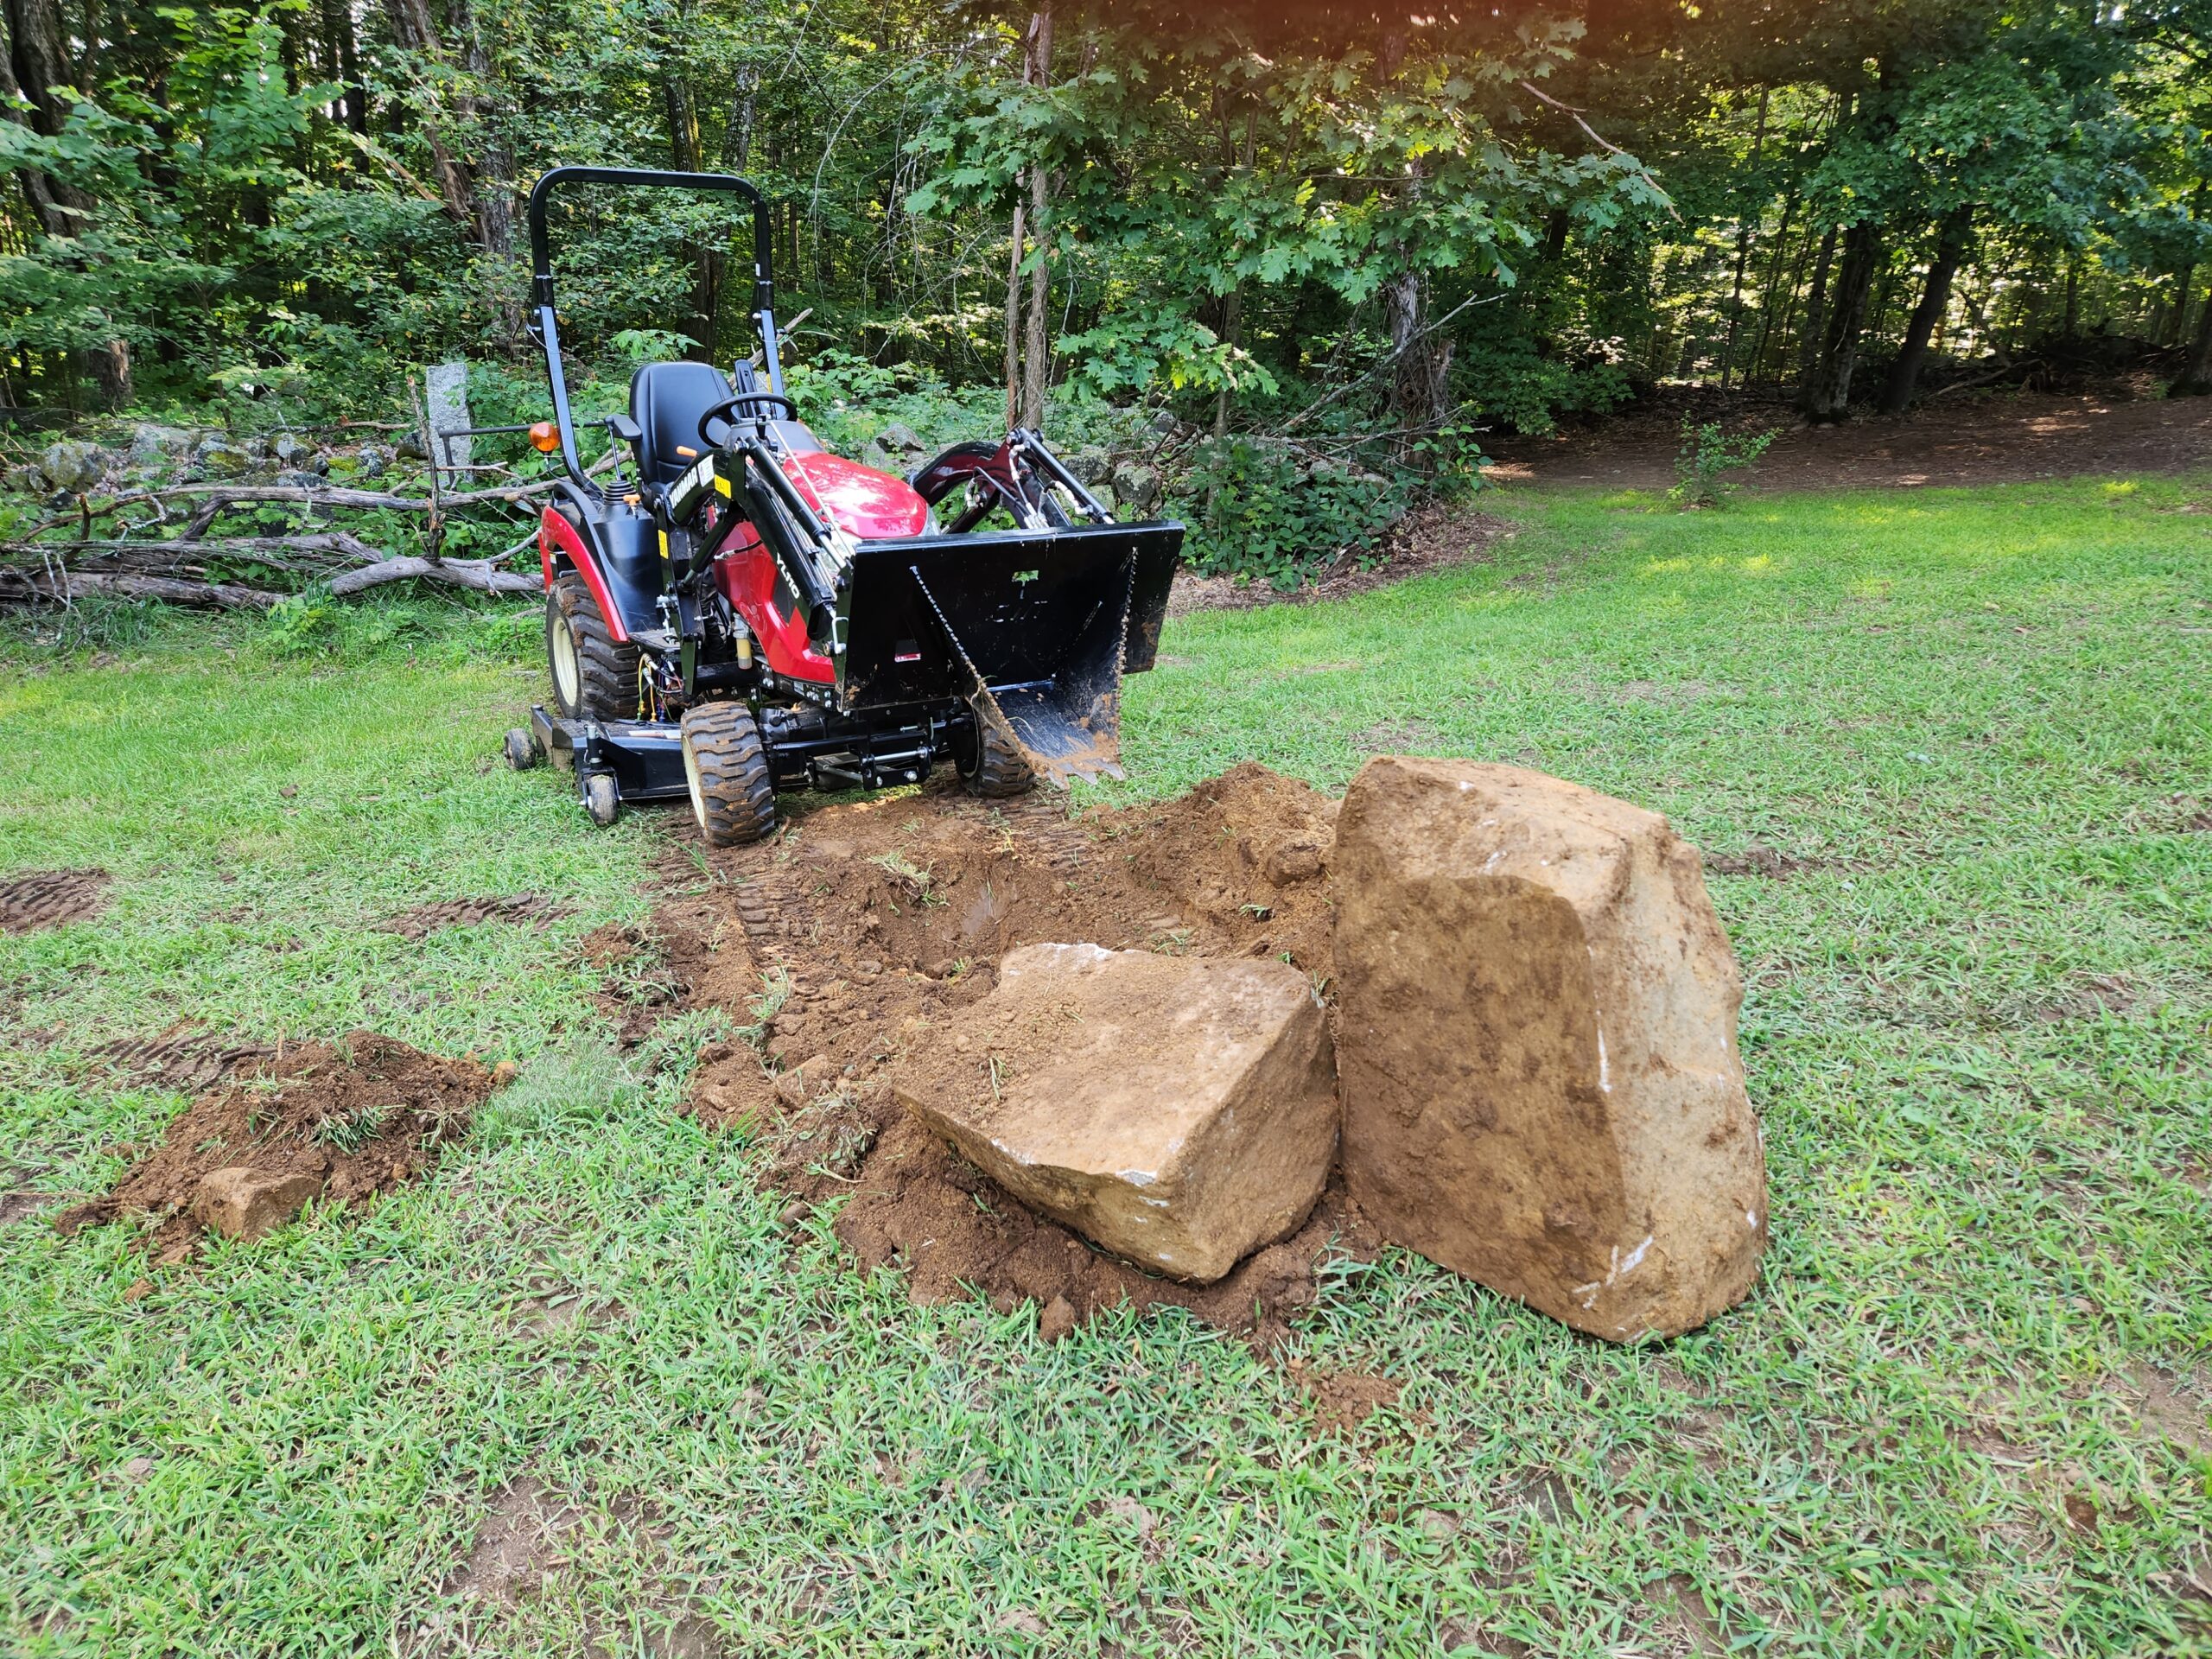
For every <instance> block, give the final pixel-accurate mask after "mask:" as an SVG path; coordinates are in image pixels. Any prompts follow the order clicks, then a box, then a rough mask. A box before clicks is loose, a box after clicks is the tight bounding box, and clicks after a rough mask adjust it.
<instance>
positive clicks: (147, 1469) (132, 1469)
mask: <svg viewBox="0 0 2212 1659" xmlns="http://www.w3.org/2000/svg"><path fill="white" fill-rule="evenodd" d="M153 1472H154V1460H153V1459H151V1458H133V1459H130V1462H128V1463H126V1464H124V1465H123V1478H124V1479H125V1480H127V1481H129V1482H130V1484H132V1485H134V1486H136V1485H137V1484H139V1483H140V1482H141V1481H143V1480H144V1479H145V1478H146V1477H147V1476H149V1475H150V1474H152V1473H153Z"/></svg>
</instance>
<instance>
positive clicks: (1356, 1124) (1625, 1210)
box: [1331, 756, 1767, 1341]
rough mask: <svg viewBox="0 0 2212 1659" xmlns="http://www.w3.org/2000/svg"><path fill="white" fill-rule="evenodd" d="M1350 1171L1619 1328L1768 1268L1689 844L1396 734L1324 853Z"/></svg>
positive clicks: (1378, 1216)
mask: <svg viewBox="0 0 2212 1659" xmlns="http://www.w3.org/2000/svg"><path fill="white" fill-rule="evenodd" d="M1331 880H1332V887H1333V893H1334V896H1335V899H1336V902H1337V917H1336V935H1335V937H1336V961H1337V976H1338V1027H1337V1056H1338V1070H1339V1074H1340V1076H1341V1079H1342V1090H1343V1096H1344V1174H1345V1179H1346V1180H1347V1183H1348V1184H1349V1185H1350V1187H1351V1193H1352V1196H1353V1198H1355V1199H1357V1202H1358V1204H1359V1205H1360V1207H1361V1208H1362V1209H1363V1210H1364V1211H1366V1212H1367V1214H1368V1216H1369V1217H1370V1218H1371V1219H1372V1220H1373V1221H1374V1222H1375V1223H1376V1225H1377V1226H1378V1228H1379V1229H1380V1230H1382V1231H1383V1234H1384V1235H1385V1236H1388V1237H1389V1238H1391V1239H1393V1240H1395V1241H1396V1242H1397V1243H1402V1244H1404V1245H1407V1246H1408V1247H1410V1248H1411V1249H1415V1250H1418V1251H1420V1252H1421V1254H1422V1255H1426V1256H1427V1257H1428V1258H1429V1259H1430V1260H1432V1261H1434V1262H1440V1263H1442V1264H1443V1265H1444V1266H1446V1267H1447V1268H1452V1269H1454V1270H1455V1271H1457V1272H1459V1273H1463V1274H1466V1275H1467V1276H1468V1277H1469V1278H1471V1279H1476V1280H1479V1281H1481V1282H1483V1283H1484V1284H1486V1285H1489V1286H1491V1287H1492V1288H1494V1289H1497V1290H1499V1291H1502V1292H1503V1293H1504V1294H1507V1295H1509V1296H1516V1297H1520V1298H1522V1299H1523V1300H1526V1301H1528V1302H1529V1304H1530V1305H1532V1306H1535V1307H1539V1308H1541V1309H1542V1310H1543V1311H1544V1312H1545V1313H1549V1314H1552V1315H1553V1316H1554V1317H1555V1318H1558V1319H1564V1320H1565V1321H1566V1322H1567V1324H1569V1325H1573V1326H1575V1327H1576V1328H1577V1329H1578V1330H1582V1331H1587V1332H1592V1333H1593V1334H1595V1335H1597V1336H1601V1337H1605V1338H1611V1339H1613V1340H1616V1341H1628V1340H1633V1339H1635V1338H1639V1337H1643V1336H1646V1335H1649V1334H1654V1333H1656V1334H1660V1335H1672V1334H1675V1333H1676V1332H1682V1331H1688V1330H1689V1329H1691V1328H1693V1327H1694V1326H1696V1325H1701V1324H1703V1323H1704V1322H1705V1321H1706V1320H1707V1319H1711V1318H1712V1317H1713V1315H1714V1314H1715V1313H1719V1312H1720V1310H1721V1309H1723V1308H1725V1307H1727V1306H1730V1305H1731V1304H1732V1303H1733V1302H1735V1301H1736V1300H1738V1299H1739V1298H1740V1297H1741V1296H1742V1295H1743V1294H1744V1293H1745V1290H1746V1289H1748V1288H1749V1287H1750V1285H1751V1279H1752V1275H1753V1274H1754V1273H1755V1272H1756V1270H1757V1268H1758V1256H1759V1252H1760V1250H1761V1249H1763V1248H1764V1244H1765V1241H1766V1236H1767V1211H1766V1162H1765V1157H1764V1153H1763V1151H1762V1150H1761V1147H1760V1142H1759V1130H1758V1122H1757V1120H1756V1119H1755V1118H1754V1117H1753V1116H1752V1115H1751V1105H1750V1103H1749V1101H1748V1100H1747V1099H1746V1098H1745V1093H1744V1067H1743V1062H1742V1059H1741V1058H1740V1057H1739V1056H1738V1052H1737V1048H1736V1012H1737V1009H1738V1007H1740V1006H1741V1004H1742V1002H1743V984H1742V981H1741V979H1740V978H1739V977H1738V974H1737V970H1736V962H1735V958H1734V957H1733V955H1732V953H1731V952H1730V950H1729V948H1728V940H1727V937H1726V934H1725V933H1723V932H1722V931H1721V927H1720V923H1719V918H1717V917H1715V916H1714V914H1713V906H1712V905H1711V903H1710V901H1709V900H1708V899H1707V897H1706V893H1705V878H1704V874H1703V871H1702V870H1701V868H1700V863H1699V859H1698V854H1697V850H1696V849H1694V848H1693V847H1691V846H1690V845H1689V844H1688V842H1684V841H1683V840H1681V837H1679V836H1676V835H1675V832H1674V830H1673V829H1671V828H1670V827H1669V825H1668V823H1667V821H1666V819H1664V818H1663V817H1660V816H1659V815H1658V814H1657V813H1656V812H1647V811H1645V810H1643V809H1642V808H1640V807H1635V806H1630V805H1629V804H1627V803H1626V802H1624V801H1617V800H1614V799H1612V798H1610V797H1608V796H1605V795H1600V794H1598V793H1596V792H1595V791H1591V790H1587V789H1583V788H1581V787H1580V786H1578V785H1573V784H1567V783H1562V782H1560V780H1559V779H1554V778H1547V777H1545V776H1543V775H1542V774H1541V773H1540V772H1525V771H1522V770H1521V769H1520V768H1518V767H1515V766H1478V765H1475V764H1472V763H1471V762H1464V761H1454V760H1406V759H1402V758H1399V757H1395V756H1385V757H1383V758H1380V759H1377V760H1372V761H1370V762H1369V763H1368V765H1367V766H1366V767H1365V768H1364V769H1363V770H1362V771H1361V772H1360V774H1359V775H1358V777H1357V778H1356V779H1353V781H1352V785H1351V791H1350V792H1349V793H1348V794H1347V795H1346V796H1345V798H1344V809H1343V811H1342V812H1341V814H1340V815H1339V816H1338V822H1337V840H1336V846H1335V849H1334V850H1333V852H1332V855H1331Z"/></svg>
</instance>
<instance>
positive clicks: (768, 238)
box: [528, 167, 784, 496]
mask: <svg viewBox="0 0 2212 1659" xmlns="http://www.w3.org/2000/svg"><path fill="white" fill-rule="evenodd" d="M572 184H624V185H645V186H649V187H652V188H658V189H666V190H707V191H715V192H720V193H721V194H726V195H735V196H743V197H744V198H745V199H746V200H748V201H750V202H751V203H752V204H753V323H754V324H755V326H757V327H759V328H760V345H761V349H762V351H763V352H764V353H765V355H766V368H767V371H768V389H769V390H770V391H772V392H774V393H775V394H776V395H777V396H778V397H782V396H783V395H784V365H783V363H782V361H781V354H780V353H779V352H778V351H777V349H776V285H775V276H774V272H773V270H772V264H771V258H770V252H769V250H770V246H771V243H772V227H771V226H770V224H769V218H768V199H767V198H766V196H764V195H762V194H760V189H759V188H758V187H757V186H755V185H754V184H753V181H751V180H749V179H741V178H739V177H738V176H737V175H735V174H733V173H664V172H659V171H657V170H655V169H653V168H637V167H556V168H554V169H553V170H552V171H551V172H550V173H548V174H546V175H544V176H543V178H541V179H539V180H538V181H537V183H536V184H534V185H532V186H531V190H530V206H529V209H528V216H529V220H530V263H531V278H530V289H531V306H532V307H533V308H534V310H535V315H533V316H532V317H531V324H530V333H531V338H532V339H534V340H537V343H538V344H539V345H540V346H543V348H544V351H545V373H546V378H547V379H548V380H549V381H550V383H551V385H552V390H553V423H554V426H555V428H556V429H557V430H558V431H559V433H560V435H561V463H562V465H563V466H564V467H567V468H568V470H569V478H570V479H571V480H573V481H574V482H575V485H576V486H577V487H578V488H579V489H582V490H585V491H587V492H588V493H591V494H593V495H594V496H596V495H598V494H600V493H601V491H600V488H599V486H597V485H595V484H594V483H593V482H592V481H591V480H589V479H588V478H587V477H586V476H585V475H584V468H583V462H582V459H581V458H580V457H579V456H578V455H577V454H576V429H575V418H574V417H573V416H571V414H570V413H569V377H568V372H567V370H566V369H564V368H563V365H562V362H561V330H560V325H559V323H558V322H556V321H555V319H554V315H553V249H552V238H551V237H550V234H549V233H548V232H547V229H546V225H545V205H546V203H547V202H548V201H549V200H551V198H552V195H553V192H554V191H555V190H556V189H558V188H561V187H562V186H563V185H572Z"/></svg>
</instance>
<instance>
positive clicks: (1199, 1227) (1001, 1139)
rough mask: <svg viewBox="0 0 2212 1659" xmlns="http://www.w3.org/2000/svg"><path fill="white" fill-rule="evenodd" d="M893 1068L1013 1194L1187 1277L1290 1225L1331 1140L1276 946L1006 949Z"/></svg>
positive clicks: (1309, 1014)
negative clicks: (1213, 953) (994, 976)
mask: <svg viewBox="0 0 2212 1659" xmlns="http://www.w3.org/2000/svg"><path fill="white" fill-rule="evenodd" d="M896 1086H897V1089H898V1093H899V1098H900V1099H901V1101H902V1102H904V1103H905V1104H906V1106H907V1108H908V1109H911V1110H912V1111H913V1112H914V1113H915V1114H916V1115H917V1116H919V1117H920V1118H921V1120H922V1121H923V1122H925V1123H926V1124H928V1125H929V1126H930V1127H931V1128H932V1129H934V1130H936V1131H937V1132H938V1134H940V1135H943V1136H944V1138H945V1139H947V1140H948V1141H950V1142H951V1143H952V1144H953V1146H954V1147H956V1148H957V1149H958V1150H959V1151H960V1152H961V1153H962V1154H964V1155H965V1156H966V1157H968V1158H969V1160H972V1161H973V1162H974V1163H976V1165H977V1166H980V1167H981V1168H982V1170H983V1171H984V1173H987V1174H988V1175H989V1176H990V1177H991V1178H992V1179H995V1180H996V1181H997V1182H998V1183H999V1184H1000V1185H1001V1186H1003V1187H1005V1188H1006V1189H1007V1191H1008V1192H1011V1193H1013V1194H1014V1196H1015V1197H1016V1198H1020V1200H1021V1201H1022V1202H1023V1203H1025V1204H1027V1205H1029V1206H1030V1207H1032V1208H1033V1209H1035V1210H1037V1211H1040V1212H1042V1213H1043V1214H1045V1215H1047V1216H1050V1217H1052V1218H1053V1219H1055V1220H1057V1221H1059V1222H1062V1223H1065V1224H1066V1225H1068V1226H1070V1227H1072V1228H1074V1229H1076V1230H1077V1231H1078V1232H1081V1233H1082V1234H1084V1236H1086V1237H1088V1238H1090V1239H1091V1240H1092V1241H1093V1242H1094V1243H1097V1244H1099V1245H1101V1246H1103V1248H1105V1249H1108V1250H1110V1251H1112V1252H1114V1253H1115V1254H1116V1255H1121V1256H1124V1257H1126V1258H1128V1260H1130V1261H1132V1262H1138V1263H1140V1264H1141V1265H1144V1266H1147V1267H1150V1268H1155V1269H1157V1270H1158V1271H1160V1272H1161V1273H1164V1274H1170V1275H1172V1276H1173V1277H1175V1278H1178V1279H1183V1280H1188V1281H1195V1282H1198V1283H1208V1282H1211V1281H1213V1280H1216V1279H1218V1278H1220V1277H1221V1276H1222V1275H1223V1274H1226V1273H1227V1272H1228V1271H1229V1270H1230V1268H1232V1267H1234V1266H1235V1265H1236V1262H1237V1261H1238V1259H1239V1258H1241V1257H1243V1256H1244V1255H1248V1254H1249V1253H1250V1252H1251V1251H1253V1250H1255V1249H1259V1248H1260V1247H1261V1246H1262V1245H1265V1244H1270V1243H1274V1241H1276V1240H1277V1239H1280V1238H1282V1237H1284V1236H1287V1235H1288V1234H1289V1233H1290V1232H1292V1231H1293V1230H1295V1229H1296V1228H1297V1226H1298V1225H1299V1224H1300V1222H1302V1221H1303V1220H1304V1219H1305V1218H1306V1212H1307V1211H1309V1210H1310V1209H1311V1208H1312V1207H1313V1201H1314V1200H1315V1199H1316V1198H1319V1196H1320V1192H1321V1187H1322V1184H1323V1182H1324V1181H1325V1179H1326V1178H1327V1174H1328V1169H1329V1162H1330V1158H1331V1155H1332V1152H1333V1151H1334V1148H1335V1146H1336V1140H1337V1101H1336V1091H1335V1077H1334V1071H1333V1067H1332V1061H1331V1056H1330V1045H1329V1036H1328V1031H1327V1026H1326V1021H1325V1018H1324V1016H1323V1014H1322V1010H1321V1007H1320V1005H1319V1002H1318V1001H1316V999H1315V997H1314V995H1313V986H1312V984H1311V983H1310V982H1308V980H1307V978H1306V976H1305V975H1304V974H1303V973H1301V972H1300V970H1299V969H1295V968H1294V967H1291V966H1290V965H1289V964H1288V963H1281V962H1277V961H1274V960H1259V961H1255V960H1250V959H1245V958H1235V959H1218V958H1205V957H1170V956H1160V955H1155V954H1154V953H1153V952H1150V951H1144V950H1105V949H1103V948H1102V947H1100V946H1098V945H1095V944H1037V945H1027V946H1024V947H1023V948H1021V949H1020V950H1011V951H1008V952H1007V955H1006V957H1004V958H1003V960H1002V961H1001V963H1000V966H999V977H998V984H997V986H996V988H995V989H994V990H993V991H992V992H991V993H990V995H988V996H986V997H984V998H983V999H982V1000H981V1001H978V1002H976V1003H975V1004H973V1005H972V1006H971V1007H969V1008H967V1009H966V1010H964V1011H963V1013H962V1014H961V1016H960V1023H959V1025H958V1027H957V1028H955V1029H953V1030H951V1031H950V1032H947V1033H942V1034H940V1035H938V1036H934V1037H932V1038H931V1039H928V1040H926V1041H925V1042H922V1043H919V1044H918V1045H917V1046H915V1048H914V1050H913V1051H912V1052H911V1053H910V1055H909V1057H908V1058H907V1060H906V1064H905V1065H904V1066H903V1067H902V1069H901V1071H900V1072H899V1076H898V1078H897V1083H896Z"/></svg>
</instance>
